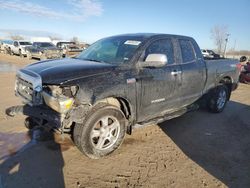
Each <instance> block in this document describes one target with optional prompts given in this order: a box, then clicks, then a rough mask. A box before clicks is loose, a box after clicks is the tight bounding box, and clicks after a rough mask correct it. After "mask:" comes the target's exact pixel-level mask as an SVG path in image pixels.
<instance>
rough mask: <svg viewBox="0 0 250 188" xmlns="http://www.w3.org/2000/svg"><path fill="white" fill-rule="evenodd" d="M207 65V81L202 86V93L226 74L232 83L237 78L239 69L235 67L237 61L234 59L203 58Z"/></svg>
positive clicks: (236, 80) (212, 86)
mask: <svg viewBox="0 0 250 188" xmlns="http://www.w3.org/2000/svg"><path fill="white" fill-rule="evenodd" d="M205 62H206V65H207V81H206V84H205V87H204V93H206V92H207V91H209V90H210V89H212V88H214V87H215V86H216V84H218V80H220V78H223V77H225V76H226V75H227V77H228V76H230V77H229V78H230V79H231V80H232V82H233V83H235V82H236V83H237V82H238V80H239V70H238V69H236V67H237V64H238V63H239V62H238V60H236V59H217V60H205Z"/></svg>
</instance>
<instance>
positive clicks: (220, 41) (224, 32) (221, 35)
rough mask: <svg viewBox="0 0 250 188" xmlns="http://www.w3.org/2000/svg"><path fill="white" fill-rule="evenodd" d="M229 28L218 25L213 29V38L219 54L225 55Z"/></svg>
mask: <svg viewBox="0 0 250 188" xmlns="http://www.w3.org/2000/svg"><path fill="white" fill-rule="evenodd" d="M227 37H228V27H227V26H224V25H216V26H214V27H213V28H212V29H211V38H212V39H213V41H214V44H215V45H216V48H217V52H218V53H219V54H223V48H224V46H225V43H226V42H227V40H228V38H227Z"/></svg>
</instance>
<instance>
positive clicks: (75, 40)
mask: <svg viewBox="0 0 250 188" xmlns="http://www.w3.org/2000/svg"><path fill="white" fill-rule="evenodd" d="M70 41H71V42H74V43H76V44H79V43H80V41H79V39H78V37H73V38H72V39H70Z"/></svg>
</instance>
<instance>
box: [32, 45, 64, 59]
mask: <svg viewBox="0 0 250 188" xmlns="http://www.w3.org/2000/svg"><path fill="white" fill-rule="evenodd" d="M27 57H28V58H29V59H31V58H33V57H34V58H38V59H40V60H45V59H56V58H61V57H62V50H61V49H60V48H57V47H56V46H55V45H54V44H52V43H51V42H34V43H33V44H32V46H30V47H28V48H27Z"/></svg>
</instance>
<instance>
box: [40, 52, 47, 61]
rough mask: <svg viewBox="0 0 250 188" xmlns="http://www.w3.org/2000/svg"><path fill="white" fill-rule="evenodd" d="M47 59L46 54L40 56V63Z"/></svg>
mask: <svg viewBox="0 0 250 188" xmlns="http://www.w3.org/2000/svg"><path fill="white" fill-rule="evenodd" d="M46 59H47V57H46V55H45V54H44V53H42V54H41V56H40V61H44V60H46Z"/></svg>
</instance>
